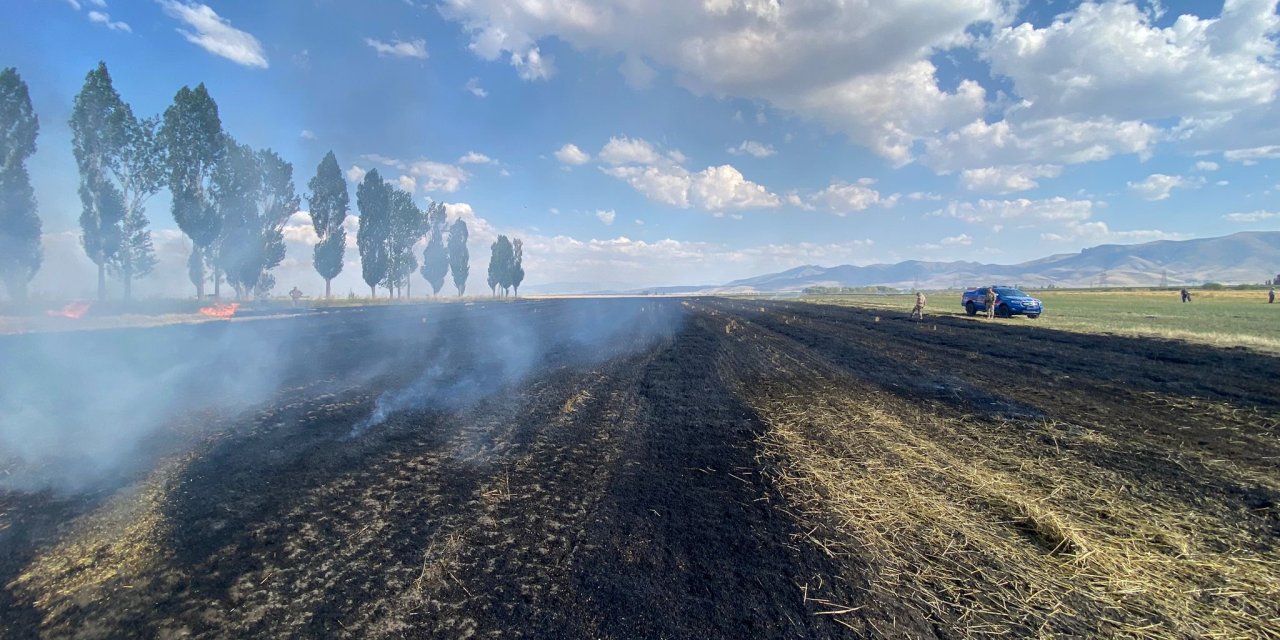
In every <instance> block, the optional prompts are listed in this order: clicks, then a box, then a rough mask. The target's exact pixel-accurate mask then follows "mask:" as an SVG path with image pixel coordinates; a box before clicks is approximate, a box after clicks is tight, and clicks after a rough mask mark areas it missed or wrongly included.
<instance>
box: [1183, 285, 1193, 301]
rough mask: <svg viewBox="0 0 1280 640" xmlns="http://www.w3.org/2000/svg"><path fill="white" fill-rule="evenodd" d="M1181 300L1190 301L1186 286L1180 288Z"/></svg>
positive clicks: (1189, 293)
mask: <svg viewBox="0 0 1280 640" xmlns="http://www.w3.org/2000/svg"><path fill="white" fill-rule="evenodd" d="M1182 301H1183V302H1184V303H1186V302H1191V292H1190V291H1187V289H1186V287H1183V288H1182Z"/></svg>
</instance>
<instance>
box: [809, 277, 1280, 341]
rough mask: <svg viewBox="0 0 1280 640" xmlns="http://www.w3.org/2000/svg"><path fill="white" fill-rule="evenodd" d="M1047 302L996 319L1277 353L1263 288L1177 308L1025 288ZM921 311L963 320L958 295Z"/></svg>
mask: <svg viewBox="0 0 1280 640" xmlns="http://www.w3.org/2000/svg"><path fill="white" fill-rule="evenodd" d="M1028 293H1030V294H1031V295H1033V296H1036V297H1037V298H1040V299H1041V300H1043V301H1044V305H1045V313H1044V315H1043V316H1041V317H1040V318H1037V319H1035V320H1031V319H1028V318H1024V317H1020V316H1019V317H1014V318H1006V319H997V320H995V321H996V322H1019V323H1034V324H1035V325H1036V326H1042V327H1045V328H1049V329H1061V330H1065V331H1077V332H1082V333H1108V334H1115V335H1128V336H1149V337H1159V338H1170V339H1178V340H1189V341H1193V342H1201V343H1207V344H1213V345H1216V346H1224V347H1231V346H1241V347H1249V348H1253V349H1260V350H1264V351H1270V352H1276V353H1280V303H1276V304H1267V292H1266V291H1265V290H1263V291H1257V290H1254V291H1198V290H1193V291H1192V302H1191V303H1189V304H1182V303H1181V302H1179V300H1178V292H1177V291H1147V290H1143V291H1091V290H1047V291H1034V290H1030V291H1028ZM926 295H927V296H928V298H929V303H928V309H927V310H926V313H927V314H928V315H932V316H938V315H944V316H955V317H959V318H965V319H970V320H973V321H975V322H977V321H982V322H985V321H986V319H985V318H981V317H979V318H968V317H967V316H966V315H965V313H964V309H962V308H961V307H960V292H959V291H933V292H926ZM804 299H805V300H807V301H810V302H821V303H826V304H840V305H851V306H858V307H866V308H871V309H887V310H894V311H901V312H903V313H907V312H910V311H911V307H912V306H913V305H914V303H915V296H914V295H913V294H890V295H879V294H853V295H829V296H806V297H804Z"/></svg>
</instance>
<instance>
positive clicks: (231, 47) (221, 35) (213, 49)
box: [158, 0, 267, 69]
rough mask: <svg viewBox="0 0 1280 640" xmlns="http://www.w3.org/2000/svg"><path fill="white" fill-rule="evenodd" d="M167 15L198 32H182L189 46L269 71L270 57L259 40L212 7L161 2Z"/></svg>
mask: <svg viewBox="0 0 1280 640" xmlns="http://www.w3.org/2000/svg"><path fill="white" fill-rule="evenodd" d="M158 1H159V3H160V6H161V7H163V8H164V12H165V13H167V14H169V16H170V17H172V18H175V19H177V20H179V21H181V22H182V23H184V24H186V25H187V26H188V27H190V28H191V29H193V30H194V31H189V30H187V29H178V33H180V34H182V37H184V38H186V39H187V41H188V42H190V43H192V44H195V45H197V46H199V47H201V48H202V49H204V50H205V51H208V52H209V53H212V54H214V55H216V56H221V57H223V58H226V59H228V60H230V61H232V62H235V63H236V64H241V65H244V66H246V67H258V68H262V69H266V68H267V57H266V55H265V54H264V53H263V51H262V44H261V43H259V42H258V39H257V38H255V37H253V36H252V35H250V34H249V33H246V32H244V31H241V30H239V29H236V28H235V27H232V26H231V23H230V22H229V21H228V20H227V19H226V18H223V17H222V16H219V15H218V13H217V12H216V11H214V10H213V9H211V8H209V6H208V5H204V4H198V3H195V2H186V1H183V0H158Z"/></svg>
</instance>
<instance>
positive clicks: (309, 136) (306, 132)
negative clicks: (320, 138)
mask: <svg viewBox="0 0 1280 640" xmlns="http://www.w3.org/2000/svg"><path fill="white" fill-rule="evenodd" d="M298 137H299V138H302V139H303V140H315V139H316V134H315V132H313V131H311V130H310V129H303V130H302V132H301V133H299V134H298Z"/></svg>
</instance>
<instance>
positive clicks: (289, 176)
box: [214, 137, 299, 298]
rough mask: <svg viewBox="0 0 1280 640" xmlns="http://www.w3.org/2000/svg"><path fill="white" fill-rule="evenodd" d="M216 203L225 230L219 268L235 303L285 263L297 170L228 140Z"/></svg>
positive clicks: (217, 179) (277, 158)
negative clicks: (295, 172)
mask: <svg viewBox="0 0 1280 640" xmlns="http://www.w3.org/2000/svg"><path fill="white" fill-rule="evenodd" d="M214 199H215V202H216V204H217V206H218V209H219V214H220V216H221V217H222V229H223V233H222V237H221V239H220V241H219V246H218V251H217V256H218V260H219V265H220V266H221V268H222V269H223V271H224V272H225V273H226V276H227V283H228V284H230V285H231V286H232V287H233V288H234V289H235V291H236V297H238V298H239V297H243V296H245V295H248V294H255V293H257V292H258V291H259V289H260V288H262V287H263V285H264V284H265V282H264V276H267V275H269V274H268V271H270V270H271V269H273V268H275V267H276V266H277V265H279V264H280V263H281V262H282V261H283V260H284V255H285V246H284V225H285V223H286V222H288V220H289V216H291V215H293V213H294V212H295V211H297V210H298V205H299V199H298V194H297V193H296V192H295V191H294V187H293V165H292V164H290V163H288V162H285V161H284V159H283V158H281V157H280V156H279V154H277V153H276V152H275V151H272V150H271V149H263V150H261V151H254V150H253V149H252V148H250V147H249V146H248V145H240V144H237V143H236V142H235V141H234V140H232V139H231V138H230V137H228V138H227V150H226V154H225V155H224V157H223V161H222V162H221V163H219V165H218V168H217V170H216V171H215V172H214ZM272 280H274V279H272ZM268 289H269V287H268Z"/></svg>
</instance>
